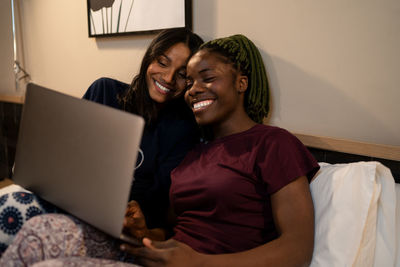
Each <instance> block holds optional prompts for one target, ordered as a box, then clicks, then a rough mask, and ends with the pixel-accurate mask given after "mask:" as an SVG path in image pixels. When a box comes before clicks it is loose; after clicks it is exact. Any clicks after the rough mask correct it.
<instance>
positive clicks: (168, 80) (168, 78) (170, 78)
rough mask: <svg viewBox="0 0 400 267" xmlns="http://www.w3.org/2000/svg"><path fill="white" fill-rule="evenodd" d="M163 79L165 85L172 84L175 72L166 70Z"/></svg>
mask: <svg viewBox="0 0 400 267" xmlns="http://www.w3.org/2000/svg"><path fill="white" fill-rule="evenodd" d="M163 79H164V81H165V82H166V83H169V84H174V82H175V79H176V71H175V70H172V69H168V70H166V71H165V72H164V75H163Z"/></svg>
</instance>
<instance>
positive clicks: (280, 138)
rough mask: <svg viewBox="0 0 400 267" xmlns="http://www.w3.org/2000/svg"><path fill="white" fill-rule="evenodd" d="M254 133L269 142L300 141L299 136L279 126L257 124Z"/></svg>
mask: <svg viewBox="0 0 400 267" xmlns="http://www.w3.org/2000/svg"><path fill="white" fill-rule="evenodd" d="M253 134H254V135H256V136H257V137H258V138H260V139H261V140H263V141H266V142H268V143H286V142H288V141H291V142H300V141H299V140H298V139H297V137H296V136H294V135H293V134H292V133H290V132H289V131H288V130H286V129H284V128H280V127H277V126H271V125H265V124H257V125H256V126H255V127H254V130H253Z"/></svg>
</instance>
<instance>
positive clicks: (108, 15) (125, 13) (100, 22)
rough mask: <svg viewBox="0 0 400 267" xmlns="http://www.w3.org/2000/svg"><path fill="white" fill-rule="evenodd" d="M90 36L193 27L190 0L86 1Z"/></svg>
mask: <svg viewBox="0 0 400 267" xmlns="http://www.w3.org/2000/svg"><path fill="white" fill-rule="evenodd" d="M87 14H88V30H89V37H104V36H114V35H127V34H140V33H153V32H157V31H160V30H163V29H169V28H184V27H186V28H189V29H192V0H87Z"/></svg>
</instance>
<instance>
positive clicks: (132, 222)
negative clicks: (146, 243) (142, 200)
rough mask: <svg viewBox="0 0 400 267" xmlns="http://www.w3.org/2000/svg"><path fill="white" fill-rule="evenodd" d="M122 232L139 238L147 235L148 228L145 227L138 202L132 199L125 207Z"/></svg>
mask: <svg viewBox="0 0 400 267" xmlns="http://www.w3.org/2000/svg"><path fill="white" fill-rule="evenodd" d="M124 232H126V233H128V234H129V235H131V236H133V237H136V238H139V239H142V238H143V237H145V236H149V229H147V225H146V220H145V218H144V215H143V212H142V210H141V209H140V206H139V203H137V202H136V201H134V200H132V201H130V202H129V203H128V207H127V208H126V212H125V219H124Z"/></svg>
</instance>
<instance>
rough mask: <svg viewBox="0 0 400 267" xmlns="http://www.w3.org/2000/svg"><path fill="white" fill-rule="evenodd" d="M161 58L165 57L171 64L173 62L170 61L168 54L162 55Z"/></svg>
mask: <svg viewBox="0 0 400 267" xmlns="http://www.w3.org/2000/svg"><path fill="white" fill-rule="evenodd" d="M160 57H164V58H165V59H167V60H168V61H169V62H171V59H170V58H169V57H168V56H167V55H166V54H161V55H160Z"/></svg>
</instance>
